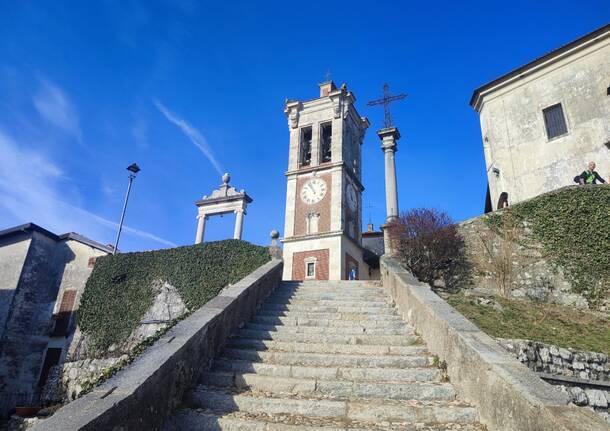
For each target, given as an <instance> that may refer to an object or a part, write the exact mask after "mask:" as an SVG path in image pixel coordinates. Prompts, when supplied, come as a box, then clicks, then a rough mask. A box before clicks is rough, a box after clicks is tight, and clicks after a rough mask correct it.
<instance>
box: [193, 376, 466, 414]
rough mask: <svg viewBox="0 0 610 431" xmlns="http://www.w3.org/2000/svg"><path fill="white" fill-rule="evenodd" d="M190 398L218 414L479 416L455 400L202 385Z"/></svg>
mask: <svg viewBox="0 0 610 431" xmlns="http://www.w3.org/2000/svg"><path fill="white" fill-rule="evenodd" d="M190 401H191V403H192V405H193V406H196V407H201V408H205V409H209V410H211V411H213V412H215V413H229V412H235V411H241V412H247V413H250V414H266V415H300V416H307V417H312V418H316V417H317V418H345V419H349V420H359V421H369V422H378V421H393V422H423V423H435V422H436V423H438V422H441V423H442V422H456V423H472V422H475V421H476V420H477V419H478V417H477V413H476V410H475V409H473V408H472V407H467V406H464V405H459V404H456V403H455V402H454V403H449V402H446V401H442V402H439V401H434V402H421V401H415V400H409V401H398V400H374V399H346V400H330V399H324V398H320V399H315V398H296V397H290V396H278V397H274V396H270V395H263V394H255V393H252V392H243V393H240V394H232V393H230V392H229V391H226V390H222V389H221V388H213V387H209V386H203V385H200V386H198V387H197V388H196V389H195V391H193V393H192V394H191V399H190Z"/></svg>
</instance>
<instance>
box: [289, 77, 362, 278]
mask: <svg viewBox="0 0 610 431" xmlns="http://www.w3.org/2000/svg"><path fill="white" fill-rule="evenodd" d="M319 87H320V97H318V98H316V99H312V100H306V101H297V100H286V104H285V109H284V112H285V113H286V116H287V117H288V129H289V131H290V150H289V156H288V171H287V172H286V179H287V191H286V220H285V225H284V235H285V236H284V238H283V240H282V241H283V243H284V253H283V254H284V279H285V280H304V279H317V280H341V279H347V278H348V274H349V272H350V270H352V269H355V270H356V271H357V273H358V275H359V278H366V276H367V275H368V268H367V267H366V264H365V263H364V261H363V258H362V255H363V248H362V246H361V228H362V192H363V191H364V187H363V185H362V181H361V178H362V177H361V169H362V159H361V151H360V148H361V145H362V141H363V139H364V133H365V132H366V129H367V128H368V127H369V122H368V120H367V119H366V118H365V117H360V116H359V115H358V112H357V111H356V108H355V107H354V102H355V101H356V98H355V96H354V94H353V93H352V92H351V91H348V89H347V86H346V85H345V84H343V85H342V86H341V88H337V87H336V86H335V84H334V83H333V82H332V81H327V82H324V83H322V84H320V85H319Z"/></svg>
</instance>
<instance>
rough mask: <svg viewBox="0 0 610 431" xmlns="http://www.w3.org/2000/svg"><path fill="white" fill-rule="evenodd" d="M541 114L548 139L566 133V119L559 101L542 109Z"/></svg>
mask: <svg viewBox="0 0 610 431" xmlns="http://www.w3.org/2000/svg"><path fill="white" fill-rule="evenodd" d="M542 115H544V125H545V127H546V135H547V137H548V138H549V139H553V138H556V137H557V136H561V135H565V134H566V133H568V127H567V126H566V119H565V117H564V116H563V108H562V107H561V103H558V104H557V105H553V106H549V107H548V108H546V109H543V110H542Z"/></svg>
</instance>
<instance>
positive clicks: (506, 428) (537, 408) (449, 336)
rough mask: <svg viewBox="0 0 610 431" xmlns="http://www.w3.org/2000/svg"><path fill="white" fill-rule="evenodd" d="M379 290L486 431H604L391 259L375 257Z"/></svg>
mask: <svg viewBox="0 0 610 431" xmlns="http://www.w3.org/2000/svg"><path fill="white" fill-rule="evenodd" d="M381 277H382V280H383V286H384V288H386V289H387V290H388V293H389V294H390V295H391V297H392V299H393V300H394V302H395V303H396V306H397V308H398V310H399V312H400V314H401V315H402V316H403V318H404V319H405V320H407V321H408V322H409V323H410V324H411V325H413V326H414V327H415V329H416V330H417V332H418V333H419V334H421V337H422V338H423V340H424V341H425V342H426V344H427V345H428V347H429V349H430V351H431V352H432V353H434V354H435V355H438V357H439V358H440V359H441V360H443V361H446V362H447V373H448V375H449V378H450V379H451V382H452V383H453V384H454V385H455V387H456V388H457V389H458V391H459V392H460V395H461V396H462V397H463V398H464V399H465V400H466V401H468V402H471V403H472V404H474V405H475V406H477V407H478V409H479V414H480V419H481V422H483V423H484V424H485V425H487V427H488V428H489V429H490V430H491V431H500V430H502V431H515V430H519V431H539V430H553V431H575V430H583V431H585V430H586V431H602V430H603V431H607V430H608V426H607V424H606V423H605V421H604V420H603V419H602V418H601V417H599V416H598V415H596V414H595V413H594V412H592V411H589V410H586V409H582V408H579V407H576V406H574V405H571V404H569V403H570V399H569V397H568V395H567V394H565V393H562V392H560V391H558V390H556V389H555V388H553V387H552V386H551V385H549V384H548V383H545V382H544V381H542V380H541V379H540V378H539V377H538V376H537V375H536V374H535V373H534V372H532V371H531V370H529V369H528V368H527V367H526V366H525V365H523V364H521V363H520V362H518V361H517V360H515V359H514V358H512V357H511V356H510V355H509V354H508V352H506V351H505V350H504V349H503V348H502V347H501V346H500V345H499V344H498V343H497V342H496V341H495V340H494V339H492V338H491V337H490V336H489V335H487V334H485V333H483V332H482V331H481V330H479V328H477V327H476V326H475V325H474V324H473V323H471V322H470V321H469V320H467V319H466V318H465V317H464V316H462V315H461V314H460V313H458V312H457V311H456V310H455V309H454V308H453V307H451V306H450V305H449V304H447V302H445V301H444V300H443V299H442V298H440V297H439V296H438V295H436V294H435V293H434V292H432V290H431V289H430V287H429V286H428V285H426V284H423V283H420V282H419V281H417V280H416V279H415V278H414V277H413V276H412V275H411V274H410V273H409V272H408V271H406V270H405V269H404V268H402V267H401V266H400V265H399V264H398V262H397V261H395V260H394V259H392V258H389V257H387V256H384V257H382V259H381Z"/></svg>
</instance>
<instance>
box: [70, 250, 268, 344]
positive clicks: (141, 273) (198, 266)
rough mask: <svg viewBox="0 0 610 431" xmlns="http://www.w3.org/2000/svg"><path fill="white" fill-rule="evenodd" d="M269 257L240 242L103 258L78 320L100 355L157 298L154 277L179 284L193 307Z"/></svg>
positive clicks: (125, 333)
mask: <svg viewBox="0 0 610 431" xmlns="http://www.w3.org/2000/svg"><path fill="white" fill-rule="evenodd" d="M269 260H270V256H269V251H268V249H267V248H266V247H260V246H256V245H252V244H250V243H248V242H245V241H239V240H226V241H217V242H208V243H203V244H199V245H194V246H186V247H177V248H171V249H166V250H154V251H146V252H138V253H121V254H117V255H109V256H104V257H101V258H99V259H98V260H97V261H96V264H95V267H94V269H93V272H92V274H91V276H90V277H89V279H88V280H87V284H86V286H85V291H84V293H83V296H82V299H81V303H80V308H79V310H78V324H79V326H80V328H81V330H82V331H83V332H84V333H85V334H87V335H89V336H90V338H91V348H92V350H93V352H97V353H98V354H101V353H103V352H105V351H107V350H108V348H109V347H110V346H111V345H113V344H115V345H117V346H120V345H121V344H122V343H123V342H124V341H125V340H126V339H127V337H128V336H129V334H131V332H132V331H133V330H134V329H135V328H136V326H137V325H138V323H139V322H140V320H141V319H142V317H143V316H144V314H145V313H146V311H147V310H148V308H149V307H150V305H151V304H152V301H153V299H154V296H155V293H154V292H153V289H152V287H151V284H152V282H153V281H154V280H161V281H165V282H168V283H169V284H171V285H172V286H174V287H176V289H177V290H178V292H179V293H180V296H181V297H182V300H183V301H184V302H185V304H186V306H187V307H188V309H189V310H190V311H194V310H196V309H197V308H199V307H201V306H202V305H203V304H205V303H206V302H208V301H209V300H210V299H212V298H213V297H215V296H216V295H217V294H218V293H219V292H220V290H222V289H223V288H224V287H225V286H227V285H228V284H231V283H235V282H237V281H239V280H240V279H242V278H243V277H245V276H246V275H248V274H249V273H251V272H252V271H254V270H255V269H256V268H258V267H260V266H261V265H263V264H264V263H266V262H268V261H269Z"/></svg>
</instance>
